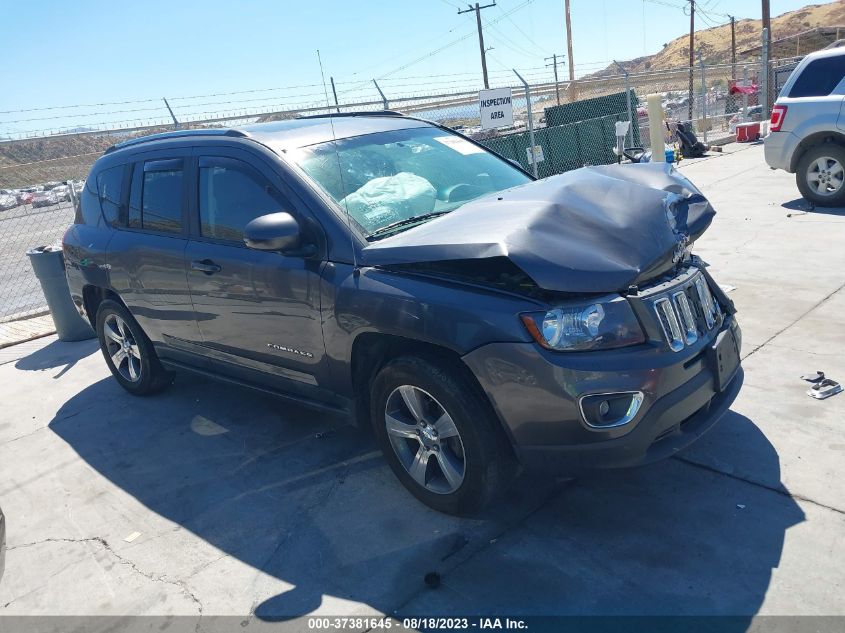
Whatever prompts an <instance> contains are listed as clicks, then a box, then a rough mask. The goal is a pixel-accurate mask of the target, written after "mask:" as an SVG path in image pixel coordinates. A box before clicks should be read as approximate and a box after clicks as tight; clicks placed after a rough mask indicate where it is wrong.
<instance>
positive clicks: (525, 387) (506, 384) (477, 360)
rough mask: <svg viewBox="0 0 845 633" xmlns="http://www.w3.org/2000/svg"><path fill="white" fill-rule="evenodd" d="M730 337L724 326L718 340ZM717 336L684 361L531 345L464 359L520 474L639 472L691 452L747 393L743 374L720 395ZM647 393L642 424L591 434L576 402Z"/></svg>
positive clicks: (657, 353)
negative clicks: (714, 351)
mask: <svg viewBox="0 0 845 633" xmlns="http://www.w3.org/2000/svg"><path fill="white" fill-rule="evenodd" d="M731 327H733V328H734V332H735V334H736V340H737V345H739V344H740V341H741V333H740V332H739V328H738V326H737V325H736V324H735V323H734V317H733V316H726V317H725V320H724V322H723V323H722V327H721V329H720V331H724V330H726V329H728V328H731ZM715 336H716V332H713V334H712V336H710V337H708V338H707V339H702V340H700V341H699V342H698V344H696V345H695V346H691V347H688V348H686V349H685V350H684V351H683V352H679V353H673V352H666V351H664V350H660V349H655V348H650V347H648V346H638V347H632V348H627V349H621V350H611V351H606V352H588V353H581V354H565V353H564V354H561V353H557V354H555V353H551V352H547V351H546V350H542V349H540V348H539V346H536V345H533V344H530V343H493V344H490V345H486V346H484V347H482V348H479V349H477V350H475V351H473V352H471V353H470V354H468V355H466V356H465V357H464V361H465V362H466V363H467V365H468V366H469V367H470V369H471V370H472V371H473V372H474V373H475V375H476V376H477V377H478V379H479V382H480V383H481V386H482V388H483V389H484V390H485V392H486V393H487V395H488V397H489V398H490V401H491V403H492V404H493V407H494V409H495V410H496V412H497V413H498V415H499V418H500V419H501V421H502V423H503V425H504V427H505V430H506V432H507V433H508V435H509V436H510V439H511V442H512V444H513V447H514V451H515V452H516V455H517V457H518V459H519V460H520V462H521V463H522V465H523V467H524V468H525V469H526V470H528V471H530V472H534V473H542V474H554V475H572V474H576V473H578V472H579V471H584V470H591V469H601V468H622V467H629V466H637V465H641V464H646V463H649V462H653V461H657V460H659V459H663V458H665V457H669V456H671V455H673V454H674V453H676V452H677V451H679V450H681V449H683V448H685V447H686V446H688V445H690V444H691V443H693V442H694V441H695V440H696V439H698V438H699V437H700V436H701V435H703V434H704V433H705V432H706V431H707V430H709V429H710V428H711V427H712V426H713V425H714V424H716V422H718V420H719V419H720V418H721V417H722V415H723V414H724V413H725V412H726V411H727V410H728V408H729V407H730V405H731V404H732V403H733V401H734V400H735V399H736V396H737V394H738V393H739V390H740V388H741V386H742V382H743V373H742V368H741V367H739V368H738V369H737V371H736V373H735V374H734V376H733V378H732V379H731V381H730V382H729V383H728V384H727V385H726V386H725V387H724V390H723V391H721V392H719V390H718V386H717V384H716V377H715V372H714V371H713V370H712V368H711V366H710V363H709V361H708V358H707V350H708V348H709V346H710V344H712V341H713V340H714V339H715ZM628 391H641V392H642V393H643V394H644V402H643V405H642V407H641V408H640V411H639V412H638V413H637V416H636V417H635V418H634V419H633V420H632V421H631V422H630V423H628V424H626V425H624V426H619V427H608V428H601V429H597V428H591V427H589V426H588V425H587V424H586V422H585V421H584V419H583V417H582V414H581V411H580V407H579V404H578V403H579V399H580V397H581V396H582V395H587V394H594V393H604V392H628Z"/></svg>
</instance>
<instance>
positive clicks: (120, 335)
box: [97, 299, 171, 396]
mask: <svg viewBox="0 0 845 633" xmlns="http://www.w3.org/2000/svg"><path fill="white" fill-rule="evenodd" d="M97 337H98V338H99V340H100V351H101V352H102V353H103V357H104V358H105V359H106V365H108V368H109V370H110V371H111V373H112V376H114V378H115V380H117V382H118V383H120V386H121V387H123V388H124V389H126V391H128V392H129V393H131V394H133V395H136V396H145V395H148V394H151V393H155V392H157V391H161V390H162V389H163V388H164V387H166V386H167V385H169V384H170V382H171V375H170V374H169V373H168V372H167V371H166V370H165V369H164V367H162V365H161V363H160V362H159V360H158V356H157V355H156V353H155V349H154V348H153V345H152V343H151V342H150V340H149V339H148V338H147V335H146V334H144V332H143V330H142V329H141V326H140V325H138V322H137V321H136V320H135V319H134V318H133V317H132V315H131V314H130V313H129V310H127V309H126V307H125V306H123V305H122V304H120V303H118V302H117V301H112V300H111V299H107V300H105V301H103V302H102V303H101V304H100V306H99V308H98V309H97Z"/></svg>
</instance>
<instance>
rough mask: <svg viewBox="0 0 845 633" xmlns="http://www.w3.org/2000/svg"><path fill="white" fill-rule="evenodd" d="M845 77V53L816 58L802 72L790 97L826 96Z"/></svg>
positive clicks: (790, 91)
mask: <svg viewBox="0 0 845 633" xmlns="http://www.w3.org/2000/svg"><path fill="white" fill-rule="evenodd" d="M843 77H845V55H837V56H836V57H823V58H822V59H816V60H814V61H812V62H810V63H809V64H807V66H806V68H804V70H803V71H802V72H801V74H800V75H799V76H798V78H797V79H796V80H795V83H794V84H793V85H792V88H791V89H790V90H789V96H790V97H826V96H827V95H829V94H830V93H832V92H833V89H834V88H836V86H837V85H839V82H840V81H842V78H843Z"/></svg>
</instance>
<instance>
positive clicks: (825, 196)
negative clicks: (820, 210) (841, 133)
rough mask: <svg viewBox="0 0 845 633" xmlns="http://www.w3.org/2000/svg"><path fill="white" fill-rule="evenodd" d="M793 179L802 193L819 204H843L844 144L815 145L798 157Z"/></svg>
mask: <svg viewBox="0 0 845 633" xmlns="http://www.w3.org/2000/svg"><path fill="white" fill-rule="evenodd" d="M795 182H796V183H797V185H798V190H799V191H800V192H801V195H802V196H804V198H806V199H807V200H809V201H810V202H812V203H813V204H815V205H817V206H820V207H839V206H843V205H845V186H843V185H845V148H843V147H842V146H841V145H837V144H835V143H823V144H821V145H815V146H813V147H811V148H810V149H808V150H807V151H806V152H804V155H803V156H802V157H801V160H799V161H798V170H797V171H796V172H795Z"/></svg>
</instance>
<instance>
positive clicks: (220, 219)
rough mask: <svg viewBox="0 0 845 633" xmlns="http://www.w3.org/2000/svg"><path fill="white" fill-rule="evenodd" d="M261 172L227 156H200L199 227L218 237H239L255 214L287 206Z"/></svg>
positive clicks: (236, 238)
mask: <svg viewBox="0 0 845 633" xmlns="http://www.w3.org/2000/svg"><path fill="white" fill-rule="evenodd" d="M289 208H290V207H289V206H288V205H286V204H284V202H283V200H282V198H281V196H280V194H279V193H278V191H276V189H275V188H274V187H272V186H271V185H270V184H269V183H268V182H267V181H266V180H265V178H264V177H263V176H261V174H259V173H258V172H257V171H255V170H254V169H253V168H252V167H250V166H249V165H247V164H246V163H244V162H242V161H239V160H234V159H231V158H211V157H208V158H201V159H200V171H199V211H200V231H201V233H202V234H203V236H205V237H212V238H216V239H221V240H235V241H240V240H242V239H243V229H244V227H245V226H246V225H247V224H248V223H249V222H250V221H251V220H254V219H255V218H257V217H259V216H262V215H266V214H268V213H276V212H277V211H282V210H285V209H289Z"/></svg>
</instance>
